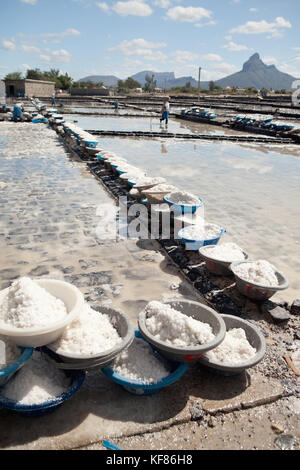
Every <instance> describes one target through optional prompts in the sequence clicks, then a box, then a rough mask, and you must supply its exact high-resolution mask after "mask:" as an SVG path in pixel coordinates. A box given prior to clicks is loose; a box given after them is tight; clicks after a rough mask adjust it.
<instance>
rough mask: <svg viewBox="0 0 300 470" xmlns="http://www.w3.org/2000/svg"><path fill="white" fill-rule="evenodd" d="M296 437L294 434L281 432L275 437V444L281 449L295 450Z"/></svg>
mask: <svg viewBox="0 0 300 470" xmlns="http://www.w3.org/2000/svg"><path fill="white" fill-rule="evenodd" d="M295 441H296V439H295V438H294V436H292V434H281V436H279V437H277V438H276V439H275V441H274V442H275V444H276V445H277V447H279V449H281V450H293V447H294V444H295Z"/></svg>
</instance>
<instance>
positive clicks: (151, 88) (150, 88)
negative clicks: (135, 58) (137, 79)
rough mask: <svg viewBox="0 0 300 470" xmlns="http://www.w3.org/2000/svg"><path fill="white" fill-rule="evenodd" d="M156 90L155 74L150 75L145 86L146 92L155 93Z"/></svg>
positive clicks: (146, 78)
mask: <svg viewBox="0 0 300 470" xmlns="http://www.w3.org/2000/svg"><path fill="white" fill-rule="evenodd" d="M155 88H156V80H155V78H154V74H152V76H151V77H150V75H148V74H147V75H146V77H145V86H144V90H145V91H154V89H155Z"/></svg>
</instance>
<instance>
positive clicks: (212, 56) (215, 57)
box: [201, 54, 223, 62]
mask: <svg viewBox="0 0 300 470" xmlns="http://www.w3.org/2000/svg"><path fill="white" fill-rule="evenodd" d="M201 58H202V59H204V60H208V61H210V62H219V61H221V60H223V59H222V57H221V56H220V55H219V54H204V55H201Z"/></svg>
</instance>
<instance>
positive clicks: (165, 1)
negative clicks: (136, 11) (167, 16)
mask: <svg viewBox="0 0 300 470" xmlns="http://www.w3.org/2000/svg"><path fill="white" fill-rule="evenodd" d="M152 3H153V5H155V6H156V7H160V8H169V7H170V6H171V0H152Z"/></svg>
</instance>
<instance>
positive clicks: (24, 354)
mask: <svg viewBox="0 0 300 470" xmlns="http://www.w3.org/2000/svg"><path fill="white" fill-rule="evenodd" d="M19 349H20V350H21V355H20V357H19V358H18V359H17V360H16V361H15V362H13V363H12V364H10V365H9V366H7V367H5V368H4V369H0V387H2V386H3V385H4V384H6V382H8V381H9V380H10V379H11V378H12V376H13V375H14V374H15V373H16V372H17V371H18V370H19V369H20V368H21V367H23V365H24V364H25V362H26V361H28V359H30V358H31V356H32V353H33V348H23V347H21V346H19Z"/></svg>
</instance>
